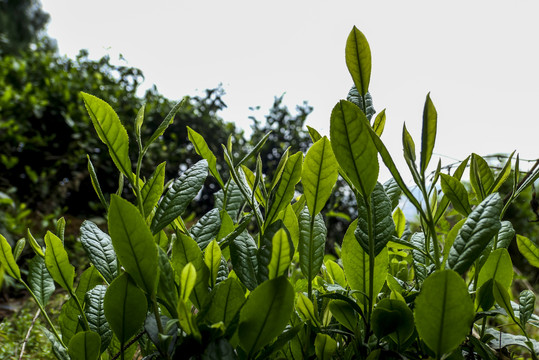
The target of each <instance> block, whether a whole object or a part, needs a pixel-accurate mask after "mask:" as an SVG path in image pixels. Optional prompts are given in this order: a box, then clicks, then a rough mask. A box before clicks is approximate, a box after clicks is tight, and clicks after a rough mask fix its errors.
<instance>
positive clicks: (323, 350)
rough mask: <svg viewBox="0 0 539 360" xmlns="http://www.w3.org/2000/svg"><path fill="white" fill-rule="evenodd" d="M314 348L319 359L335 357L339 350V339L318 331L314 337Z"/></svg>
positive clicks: (324, 359)
mask: <svg viewBox="0 0 539 360" xmlns="http://www.w3.org/2000/svg"><path fill="white" fill-rule="evenodd" d="M314 349H315V353H316V358H317V359H320V360H326V359H327V360H329V359H333V355H334V354H335V352H336V351H337V341H335V339H333V338H332V337H331V336H329V335H327V334H322V333H318V334H316V338H315V339H314Z"/></svg>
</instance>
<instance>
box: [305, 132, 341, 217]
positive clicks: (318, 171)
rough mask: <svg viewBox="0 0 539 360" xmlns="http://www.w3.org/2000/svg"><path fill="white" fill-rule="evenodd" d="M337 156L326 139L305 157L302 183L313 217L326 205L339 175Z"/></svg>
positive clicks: (313, 147)
mask: <svg viewBox="0 0 539 360" xmlns="http://www.w3.org/2000/svg"><path fill="white" fill-rule="evenodd" d="M338 171H339V170H338V167H337V162H336V161H335V155H333V150H331V144H330V142H329V140H328V139H327V138H326V137H323V138H322V139H321V140H319V141H317V142H316V143H315V144H314V145H313V146H312V147H311V148H310V149H309V151H308V152H307V155H305V161H304V164H303V169H302V174H301V183H302V185H303V192H304V195H305V198H306V200H307V207H308V208H309V211H310V213H311V215H312V216H315V215H316V214H318V213H319V212H320V211H321V210H322V208H323V207H324V206H325V205H326V201H327V200H328V198H329V196H330V195H331V191H332V190H333V185H335V182H336V181H337V177H338V175H339V172H338Z"/></svg>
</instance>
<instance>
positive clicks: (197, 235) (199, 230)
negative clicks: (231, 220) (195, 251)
mask: <svg viewBox="0 0 539 360" xmlns="http://www.w3.org/2000/svg"><path fill="white" fill-rule="evenodd" d="M220 228H221V216H220V214H219V209H217V208H214V209H211V210H210V211H208V212H207V213H206V214H204V215H203V216H202V217H201V218H200V219H199V220H198V222H197V223H196V224H195V225H193V227H192V228H191V229H190V232H191V236H192V237H193V239H195V241H196V242H197V244H198V246H199V247H200V249H201V250H204V249H205V248H206V246H208V244H209V243H210V241H212V240H213V239H215V238H216V237H217V234H218V233H219V229H220Z"/></svg>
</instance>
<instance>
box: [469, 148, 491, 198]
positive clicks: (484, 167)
mask: <svg viewBox="0 0 539 360" xmlns="http://www.w3.org/2000/svg"><path fill="white" fill-rule="evenodd" d="M470 183H471V184H472V188H473V189H474V191H475V194H476V195H477V198H478V199H479V201H483V199H484V198H486V197H487V195H489V193H488V192H487V191H488V189H490V188H491V187H492V186H493V185H494V175H492V170H490V167H489V166H488V163H487V162H486V161H485V159H483V158H482V157H481V156H479V155H477V154H472V160H471V163H470Z"/></svg>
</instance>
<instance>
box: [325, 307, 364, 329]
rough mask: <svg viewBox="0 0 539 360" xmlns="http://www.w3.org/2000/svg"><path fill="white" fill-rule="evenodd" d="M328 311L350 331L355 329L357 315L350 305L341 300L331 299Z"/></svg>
mask: <svg viewBox="0 0 539 360" xmlns="http://www.w3.org/2000/svg"><path fill="white" fill-rule="evenodd" d="M329 311H331V314H332V315H333V316H334V317H335V319H336V320H337V321H338V322H339V323H340V324H341V325H342V326H344V327H345V328H347V329H348V330H350V331H356V328H357V324H358V323H357V315H356V312H355V311H354V308H353V307H352V305H350V304H349V303H347V302H346V301H343V300H332V301H331V302H330V303H329Z"/></svg>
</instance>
